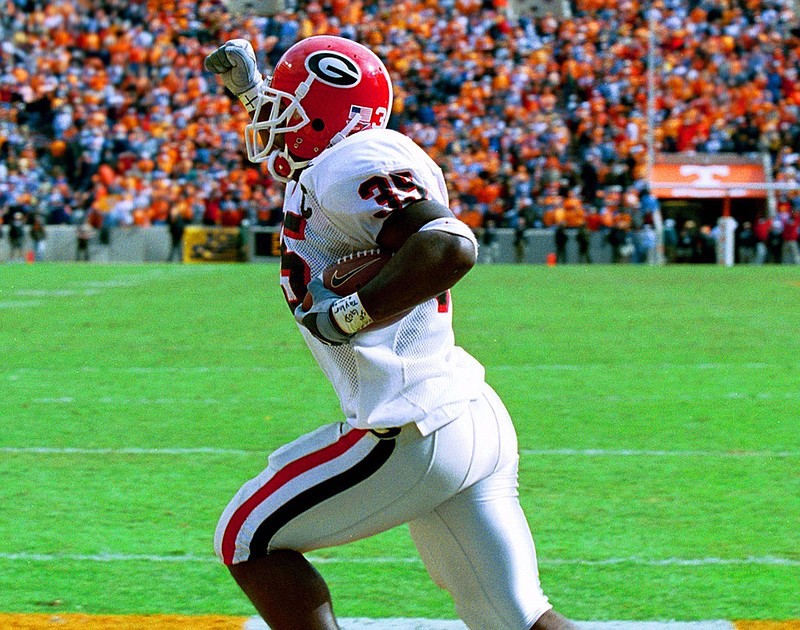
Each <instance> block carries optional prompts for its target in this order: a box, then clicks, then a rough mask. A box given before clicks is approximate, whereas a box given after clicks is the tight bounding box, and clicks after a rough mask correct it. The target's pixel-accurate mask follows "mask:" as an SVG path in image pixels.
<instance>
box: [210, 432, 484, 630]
mask: <svg viewBox="0 0 800 630" xmlns="http://www.w3.org/2000/svg"><path fill="white" fill-rule="evenodd" d="M454 424H455V423H454ZM437 440H438V436H437V435H436V434H434V435H431V436H427V437H423V436H422V435H421V434H420V433H419V431H418V430H417V429H416V427H415V426H413V425H410V426H407V427H404V428H403V429H402V431H401V432H400V433H399V434H397V435H396V436H395V437H392V438H391V439H387V437H386V436H383V437H378V436H376V435H375V434H373V433H372V432H370V431H364V430H359V429H352V428H350V427H348V426H347V425H338V424H337V425H328V426H325V427H322V428H320V429H319V430H317V431H315V432H313V433H310V434H308V435H305V436H303V437H301V438H299V439H298V440H295V441H294V442H292V443H290V444H288V445H286V446H284V447H282V448H280V449H278V450H277V451H276V452H274V453H273V454H272V455H270V458H269V465H268V466H267V468H266V469H265V470H264V471H263V472H262V473H261V474H260V475H258V476H257V477H255V478H253V479H251V480H250V481H248V482H247V483H245V484H244V485H243V486H242V488H241V490H240V491H239V492H238V493H237V495H236V496H235V497H234V499H233V500H232V501H231V502H230V504H229V505H228V507H227V508H226V509H225V511H224V513H223V515H222V517H221V518H220V522H219V525H218V527H217V533H216V536H215V548H216V551H217V554H218V555H219V557H220V558H221V559H222V561H223V562H224V563H225V564H226V565H228V566H229V569H230V571H231V574H232V575H233V577H234V578H235V579H236V581H237V583H238V584H239V585H240V586H241V588H242V590H244V592H245V593H246V594H247V595H248V597H249V598H250V600H251V601H252V602H253V604H254V606H255V607H256V609H257V610H258V611H259V613H260V614H261V615H262V617H264V619H266V620H269V623H271V625H272V626H273V627H274V628H281V627H289V628H297V627H303V628H309V629H313V628H335V627H336V626H335V621H334V618H333V612H332V606H331V604H330V596H329V594H328V590H327V587H326V586H325V583H324V581H323V580H322V578H321V577H320V575H319V574H318V573H317V572H316V571H315V570H314V569H313V567H312V566H311V565H310V564H309V563H308V562H307V561H306V560H305V559H304V558H303V556H302V555H301V554H302V553H305V552H307V551H310V550H313V549H318V548H324V547H331V546H334V545H341V544H345V543H347V542H352V541H354V540H358V539H360V538H364V537H366V536H370V535H373V534H377V533H379V532H382V531H385V530H387V529H389V528H391V527H394V526H397V525H400V524H402V523H404V522H407V521H408V520H410V519H413V518H415V517H416V516H418V515H420V514H424V513H427V512H429V511H430V510H431V509H433V507H435V506H436V505H439V504H440V503H442V501H444V500H446V499H447V498H448V497H451V496H453V494H455V492H456V491H457V490H458V489H459V487H460V484H461V482H462V481H463V480H464V478H465V477H466V475H467V472H468V469H467V464H465V458H464V457H463V456H461V455H460V454H459V453H457V452H454V451H447V449H441V448H439V447H438V442H437ZM434 460H435V462H436V466H434V465H433V464H432V463H431V462H432V461H434ZM467 463H468V459H467ZM276 550H284V551H280V552H276ZM285 550H293V551H285ZM298 614H302V615H303V619H305V620H308V621H304V623H303V624H300V625H298V624H299V622H298V621H297V619H298ZM287 619H288V620H290V621H289V622H288V626H286V625H284V626H282V625H280V624H282V623H284V620H287ZM291 620H294V621H291ZM292 624H294V625H292ZM314 624H317V625H314ZM326 624H327V625H326Z"/></svg>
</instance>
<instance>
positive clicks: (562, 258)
mask: <svg viewBox="0 0 800 630" xmlns="http://www.w3.org/2000/svg"><path fill="white" fill-rule="evenodd" d="M553 239H554V242H555V247H556V263H558V264H564V263H566V262H567V243H568V242H569V235H568V234H567V230H566V227H565V226H564V222H563V221H562V222H561V223H559V224H558V225H557V226H556V229H555V231H554V232H553Z"/></svg>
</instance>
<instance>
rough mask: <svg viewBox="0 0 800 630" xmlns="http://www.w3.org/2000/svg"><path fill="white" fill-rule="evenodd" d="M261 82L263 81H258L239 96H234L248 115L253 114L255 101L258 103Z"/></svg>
mask: <svg viewBox="0 0 800 630" xmlns="http://www.w3.org/2000/svg"><path fill="white" fill-rule="evenodd" d="M262 82H263V81H259V82H258V83H256V84H255V85H254V86H253V87H251V88H250V89H249V90H245V91H244V92H242V93H241V94H237V95H236V96H237V97H238V99H239V102H240V103H241V104H242V105H244V108H245V109H246V110H247V111H248V112H250V113H252V112H254V111H255V109H256V101H258V95H259V94H260V93H261V90H260V89H259V88H260V87H261V83H262Z"/></svg>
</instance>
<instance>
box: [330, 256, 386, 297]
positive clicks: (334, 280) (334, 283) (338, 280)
mask: <svg viewBox="0 0 800 630" xmlns="http://www.w3.org/2000/svg"><path fill="white" fill-rule="evenodd" d="M379 260H380V259H379V258H375V259H373V260H368V261H367V262H365V263H364V264H362V265H359V266H358V267H356V268H355V269H351V270H350V271H348V272H347V273H346V274H344V275H343V276H340V275H339V270H338V269H337V270H336V271H334V272H333V275H332V276H331V288H332V289H338V288H339V287H340V286H342V285H343V284H344V283H345V282H347V281H348V280H350V278H352V277H353V276H355V275H356V274H359V273H361V272H362V271H364V269H366V268H367V267H369V266H370V265H374V264H375V263H376V262H378V261H379Z"/></svg>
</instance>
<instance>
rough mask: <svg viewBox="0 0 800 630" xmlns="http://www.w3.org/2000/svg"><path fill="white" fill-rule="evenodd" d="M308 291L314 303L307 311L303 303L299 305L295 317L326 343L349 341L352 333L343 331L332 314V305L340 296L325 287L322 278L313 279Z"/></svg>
mask: <svg viewBox="0 0 800 630" xmlns="http://www.w3.org/2000/svg"><path fill="white" fill-rule="evenodd" d="M308 292H309V293H310V294H311V297H312V299H313V300H314V303H313V304H312V305H311V307H310V308H309V309H308V310H307V311H305V310H303V305H302V304H301V305H300V306H298V307H297V308H296V309H295V311H294V318H295V319H296V320H297V321H298V322H300V324H301V325H302V326H305V327H306V328H307V329H308V330H309V331H310V332H311V334H312V335H314V336H315V337H316V338H317V339H319V340H320V341H321V342H322V343H324V344H327V345H329V346H341V345H342V344H343V343H347V342H348V341H349V340H350V337H352V335H348V334H347V333H345V332H344V331H342V329H341V328H339V326H337V325H336V322H335V321H333V316H332V315H331V307H332V306H333V304H334V302H336V301H337V300H339V299H340V297H339V296H338V295H336V294H335V293H334V292H333V291H331V290H330V289H327V288H325V286H324V285H323V284H322V278H315V279H314V280H312V281H311V282H310V283H309V284H308Z"/></svg>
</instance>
